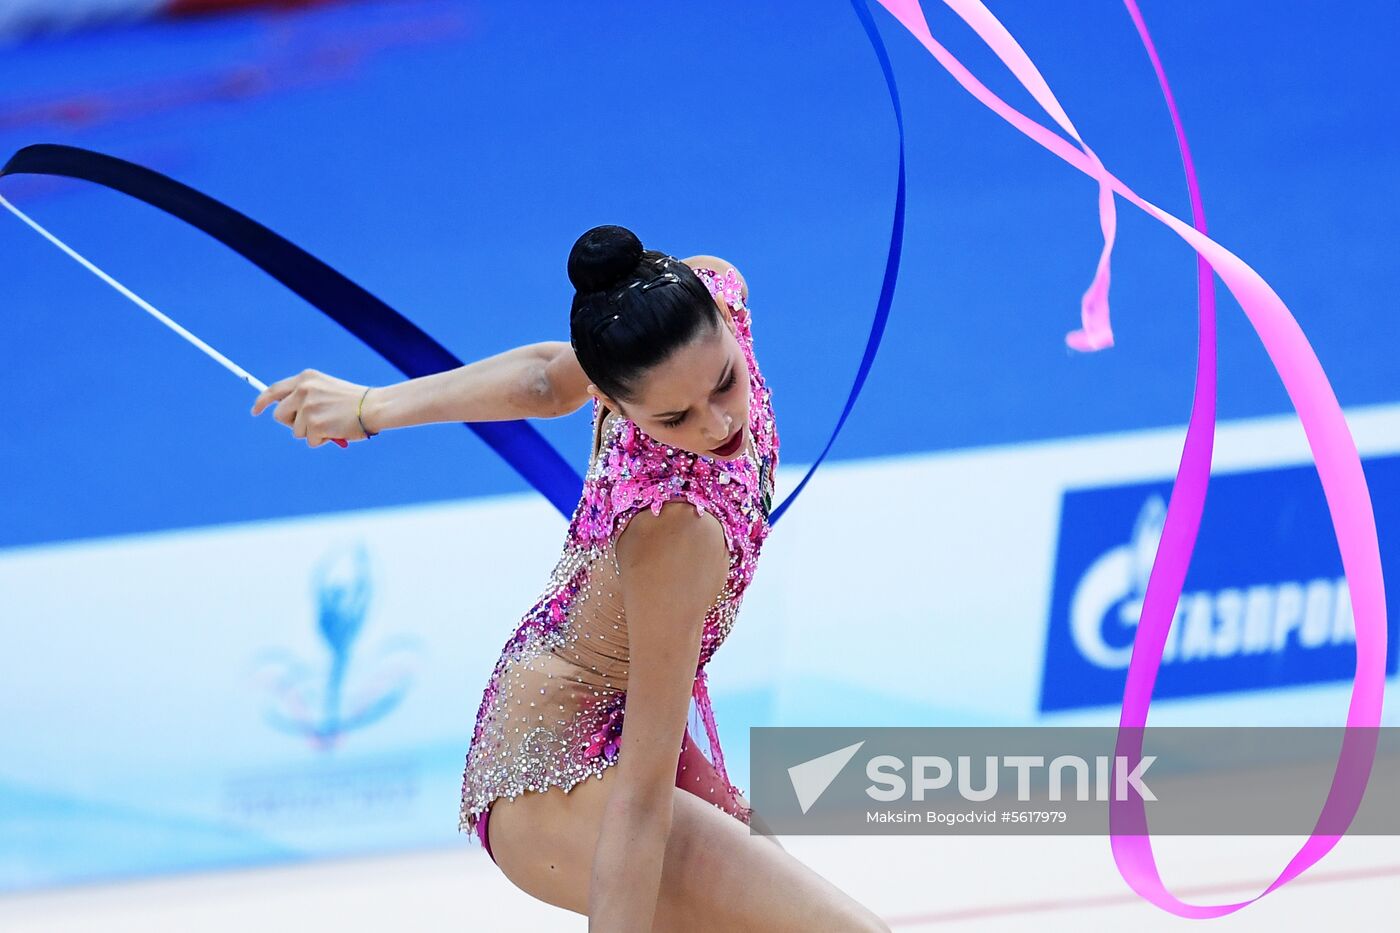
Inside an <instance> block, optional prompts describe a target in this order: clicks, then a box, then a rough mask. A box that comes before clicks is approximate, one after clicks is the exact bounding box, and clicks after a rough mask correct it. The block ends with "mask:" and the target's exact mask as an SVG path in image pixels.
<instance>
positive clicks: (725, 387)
mask: <svg viewBox="0 0 1400 933" xmlns="http://www.w3.org/2000/svg"><path fill="white" fill-rule="evenodd" d="M738 379H739V377H738V376H737V375H735V374H734V373H733V372H731V373H730V374H729V380H728V381H727V382H725V384H724V385H722V386H720V387H719V391H721V392H728V391H729V390H730V389H732V388H734V383H735V382H737V381H738ZM683 421H685V415H684V414H682V415H681V416H680V417H678V418H674V419H672V420H671V421H663V422H661V423H662V424H663V425H665V426H666V427H668V428H675V427H679V426H680V424H681V422H683Z"/></svg>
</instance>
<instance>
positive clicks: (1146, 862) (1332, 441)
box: [879, 0, 1386, 918]
mask: <svg viewBox="0 0 1400 933" xmlns="http://www.w3.org/2000/svg"><path fill="white" fill-rule="evenodd" d="M944 2H945V3H947V5H948V6H949V7H950V8H951V9H952V10H953V11H954V12H955V13H957V14H958V15H959V16H960V17H961V18H962V19H963V21H964V22H966V23H967V24H968V25H969V26H970V27H972V29H973V30H975V31H976V32H977V34H978V35H979V36H980V37H981V38H982V40H983V41H984V42H986V43H987V45H988V46H989V47H990V48H991V49H992V51H993V52H995V53H996V55H997V56H998V57H999V58H1000V59H1001V61H1002V62H1003V63H1004V64H1005V65H1006V66H1007V67H1008V68H1009V69H1010V70H1011V71H1012V73H1013V74H1014V75H1015V76H1016V78H1017V80H1018V81H1020V82H1021V84H1022V85H1023V86H1024V87H1025V88H1026V89H1027V90H1028V91H1029V92H1030V93H1031V95H1032V96H1033V97H1034V98H1035V100H1036V102H1037V103H1038V104H1040V106H1041V107H1042V108H1044V109H1045V111H1046V113H1048V114H1049V115H1050V116H1051V118H1052V119H1053V120H1054V121H1055V122H1056V123H1057V124H1058V125H1059V126H1060V127H1061V128H1063V129H1064V130H1065V131H1066V132H1067V133H1068V134H1069V135H1070V136H1071V137H1072V138H1073V139H1074V140H1075V141H1076V142H1077V143H1078V144H1079V147H1080V148H1078V149H1076V148H1075V147H1074V146H1073V145H1071V144H1070V143H1068V142H1066V141H1065V140H1063V139H1061V138H1060V137H1059V136H1058V135H1056V134H1055V133H1053V132H1052V131H1050V130H1049V129H1047V128H1046V127H1044V126H1042V125H1040V124H1039V123H1037V122H1035V121H1034V120H1031V119H1030V118H1028V117H1027V116H1025V115H1024V114H1022V113H1020V112H1019V111H1017V110H1016V109H1015V108H1013V107H1011V106H1010V105H1008V104H1007V103H1006V102H1005V101H1003V100H1001V99H1000V98H999V97H997V96H996V95H995V94H993V93H992V92H991V91H990V90H988V89H987V87H986V86H984V85H983V84H982V83H981V82H980V81H978V80H977V78H975V77H974V76H973V75H972V73H971V72H970V71H968V69H967V68H966V67H964V66H963V65H962V63H961V62H959V61H958V60H957V59H956V58H954V57H953V56H952V55H951V54H950V53H949V52H948V51H947V50H946V49H944V48H943V46H941V45H940V44H939V43H938V42H937V41H936V40H935V39H934V38H933V36H932V35H931V34H930V32H929V28H928V23H927V22H926V21H925V19H924V15H923V9H922V7H920V5H919V3H918V0H879V3H880V4H881V5H882V6H884V7H885V9H886V10H888V11H889V12H890V13H891V14H892V15H893V16H894V17H895V18H896V19H897V20H899V22H900V23H901V24H902V25H903V26H904V28H905V29H907V30H908V31H909V32H910V34H911V35H913V36H914V38H915V39H917V40H918V41H919V42H920V43H922V44H923V46H924V47H925V48H926V49H928V51H929V52H930V53H932V55H933V57H934V58H935V59H936V60H937V61H938V63H939V64H940V65H942V66H943V67H944V68H945V69H946V70H947V71H948V73H949V74H951V75H952V76H953V78H954V80H956V81H957V82H958V83H959V84H961V85H962V86H963V88H964V89H965V90H967V91H968V92H969V93H970V94H972V95H973V96H974V97H976V98H977V99H978V100H979V101H981V102H982V103H983V104H984V105H985V106H986V107H987V108H988V109H990V110H992V111H993V112H994V113H996V114H997V115H998V116H1000V117H1001V118H1002V119H1004V120H1005V121H1006V122H1008V123H1010V124H1011V125H1012V126H1014V127H1016V128H1017V129H1018V130H1020V131H1021V132H1022V133H1023V134H1025V135H1026V136H1028V137H1030V138H1031V139H1033V140H1034V141H1036V142H1037V143H1039V144H1040V145H1041V146H1043V147H1044V148H1046V149H1048V150H1049V151H1050V152H1052V153H1054V154H1055V155H1057V156H1059V157H1060V158H1061V159H1063V160H1064V161H1065V162H1067V163H1069V164H1070V165H1071V166H1073V167H1074V168H1076V169H1078V170H1079V171H1081V172H1083V173H1084V174H1085V175H1088V176H1090V177H1091V178H1093V179H1095V180H1096V181H1097V182H1098V183H1099V192H1100V193H1099V217H1100V223H1101V226H1102V227H1103V231H1104V241H1105V242H1104V251H1103V254H1102V256H1101V257H1100V260H1099V269H1098V273H1097V274H1096V276H1095V279H1094V283H1093V285H1091V286H1090V289H1089V291H1088V292H1086V294H1085V296H1084V302H1083V307H1082V318H1083V321H1082V323H1083V329H1082V330H1081V331H1078V332H1075V333H1071V334H1070V335H1069V336H1068V337H1067V338H1066V341H1067V342H1068V343H1069V345H1070V346H1071V347H1075V348H1076V349H1081V350H1089V349H1098V348H1101V347H1102V346H1108V345H1111V343H1112V332H1111V330H1109V327H1108V303H1107V287H1108V262H1109V253H1110V251H1111V248H1112V245H1113V232H1114V229H1115V218H1114V215H1113V204H1112V197H1113V194H1114V193H1117V194H1119V195H1121V196H1122V197H1123V198H1124V199H1125V200H1127V201H1128V202H1129V203H1131V204H1133V205H1134V206H1136V207H1138V208H1140V209H1141V210H1142V211H1144V212H1145V213H1147V214H1148V215H1150V216H1152V217H1154V218H1156V219H1157V220H1158V221H1160V222H1161V223H1163V224H1165V225H1166V226H1167V227H1169V228H1170V229H1171V230H1172V231H1173V232H1175V233H1176V234H1177V235H1178V236H1180V237H1181V238H1182V239H1183V240H1185V241H1186V243H1187V244H1188V245H1190V246H1191V247H1192V248H1193V249H1194V250H1195V251H1196V253H1197V254H1198V260H1197V269H1198V277H1199V285H1200V292H1199V301H1200V344H1199V349H1198V357H1197V360H1198V365H1197V371H1196V395H1195V400H1194V402H1193V404H1192V409H1191V418H1190V423H1189V425H1188V428H1187V436H1186V443H1185V445H1184V447H1183V450H1182V458H1181V464H1180V466H1179V467H1178V470H1177V476H1176V483H1175V485H1174V486H1173V490H1172V496H1171V502H1170V503H1169V505H1168V508H1167V518H1166V525H1165V528H1164V530H1163V533H1162V539H1161V541H1160V543H1159V544H1158V548H1157V554H1156V556H1155V558H1154V560H1153V565H1152V573H1151V575H1150V577H1149V579H1148V585H1147V592H1146V594H1145V598H1144V602H1143V609H1142V616H1141V619H1140V621H1139V624H1138V632H1137V637H1136V639H1135V640H1134V644H1133V652H1132V658H1131V660H1130V662H1129V665H1128V676H1127V683H1126V685H1125V688H1124V692H1123V711H1122V715H1121V716H1120V718H1119V724H1118V726H1119V734H1118V742H1117V745H1116V747H1115V758H1116V757H1117V756H1120V755H1122V756H1126V758H1127V762H1128V767H1129V769H1131V768H1132V767H1133V765H1134V763H1135V762H1136V760H1137V758H1138V757H1139V756H1140V754H1141V744H1142V735H1143V732H1142V727H1144V726H1145V725H1146V723H1147V713H1148V709H1149V707H1150V706H1151V703H1152V688H1153V685H1154V684H1155V683H1156V679H1157V671H1158V669H1159V667H1160V666H1161V661H1162V650H1163V646H1164V644H1165V642H1166V637H1167V630H1168V629H1169V628H1170V626H1171V620H1172V615H1173V613H1174V612H1175V611H1176V606H1177V602H1178V601H1179V599H1180V597H1181V589H1182V585H1183V584H1184V582H1185V579H1186V571H1187V568H1188V567H1189V566H1190V563H1191V554H1192V552H1193V551H1194V549H1195V546H1196V534H1197V531H1198V530H1199V528H1200V518H1201V513H1202V511H1203V509H1204V506H1205V496H1206V487H1207V485H1208V484H1209V481H1210V462H1211V452H1212V446H1213V440H1214V432H1215V395H1216V375H1215V302H1214V290H1213V284H1214V283H1213V279H1212V277H1211V269H1212V268H1213V269H1214V271H1215V273H1216V274H1218V275H1219V276H1220V278H1221V280H1222V281H1223V282H1224V283H1225V286H1226V288H1228V289H1229V290H1230V293H1231V294H1232V295H1233V296H1234V297H1235V299H1236V300H1237V301H1238V302H1239V305H1240V307H1241V308H1242V309H1243V310H1244V313H1245V316H1246V317H1247V318H1248V319H1249V322H1250V324H1251V325H1252V326H1253V327H1254V330H1255V332H1256V333H1257V334H1258V335H1259V339H1260V341H1261V342H1262V343H1263V344H1264V349H1265V351H1266V352H1267V353H1268V355H1269V359H1270V361H1271V362H1272V363H1273V365H1274V368H1275V369H1276V370H1277V372H1278V374H1279V378H1280V379H1281V380H1282V381H1283V385H1284V388H1285V390H1286V391H1287V392H1288V396H1289V399H1290V400H1291V401H1292V403H1293V407H1294V408H1295V409H1296V410H1297V412H1298V418H1299V420H1300V421H1301V422H1302V425H1303V431H1304V433H1305V434H1306V436H1307V440H1308V446H1309V448H1310V449H1311V452H1312V456H1313V461H1314V463H1315V464H1316V465H1317V472H1318V476H1319V478H1320V479H1321V481H1322V488H1323V492H1324V494H1325V496H1326V499H1327V508H1328V511H1329V513H1330V515H1331V519H1332V527H1333V530H1334V531H1335V533H1336V537H1337V545H1338V547H1339V549H1340V551H1341V557H1342V567H1343V569H1344V571H1345V573H1346V578H1347V586H1348V588H1349V590H1350V594H1351V602H1352V611H1353V616H1354V618H1355V625H1356V677H1355V680H1354V681H1353V684H1352V692H1351V701H1350V703H1349V705H1348V707H1347V721H1346V725H1347V729H1346V734H1345V737H1344V739H1343V743H1342V752H1341V755H1340V758H1339V760H1338V765H1337V769H1336V771H1335V772H1334V775H1333V781H1332V785H1331V787H1330V788H1329V791H1328V795H1327V799H1326V801H1325V802H1324V803H1323V807H1322V814H1321V815H1320V816H1319V821H1318V826H1321V825H1323V824H1324V823H1325V825H1326V826H1327V827H1328V829H1329V830H1332V831H1329V832H1320V831H1315V832H1314V833H1313V834H1312V835H1310V836H1309V837H1308V841H1307V842H1306V843H1304V844H1303V846H1302V847H1301V848H1300V849H1299V850H1298V852H1297V854H1296V855H1295V856H1294V857H1293V858H1292V859H1291V860H1290V861H1289V863H1288V865H1287V866H1286V867H1285V868H1284V870H1283V871H1282V872H1281V873H1280V874H1279V876H1278V878H1277V879H1276V880H1275V881H1274V882H1273V883H1272V884H1270V885H1269V886H1268V887H1267V888H1266V889H1265V890H1264V891H1262V892H1261V893H1260V894H1259V895H1257V896H1256V897H1254V898H1250V899H1249V900H1245V901H1240V902H1237V903H1232V904H1213V905H1198V904H1187V903H1185V902H1184V901H1181V900H1179V899H1178V898H1177V897H1175V896H1174V895H1173V894H1171V892H1169V891H1167V890H1166V887H1165V886H1164V885H1163V883H1162V879H1161V876H1160V875H1159V874H1158V872H1157V867H1156V863H1155V862H1154V860H1153V856H1152V844H1151V838H1150V836H1149V835H1148V834H1147V820H1146V814H1145V812H1144V809H1143V803H1142V800H1141V799H1140V798H1137V797H1133V798H1132V799H1129V800H1125V801H1118V800H1113V801H1111V802H1110V805H1109V826H1110V832H1111V837H1110V838H1111V843H1112V849H1113V856H1114V861H1115V862H1116V864H1117V866H1118V870H1119V872H1120V873H1121V874H1122V876H1123V878H1124V880H1125V881H1127V883H1128V885H1129V886H1130V887H1131V888H1132V889H1133V890H1134V891H1136V892H1137V893H1139V894H1141V895H1142V896H1143V897H1144V898H1146V899H1147V900H1149V901H1151V902H1152V903H1154V904H1156V905H1157V906H1159V907H1161V908H1163V909H1164V910H1167V911H1170V912H1171V913H1174V914H1176V915H1178V916H1181V917H1191V918H1208V917H1219V916H1223V915H1225V914H1229V913H1233V912H1234V911H1236V910H1239V909H1240V908H1242V907H1245V906H1247V905H1248V904H1251V903H1253V902H1254V901H1255V900H1258V899H1259V897H1263V896H1264V895H1265V894H1267V893H1269V892H1270V891H1273V890H1275V889H1277V888H1279V887H1281V886H1282V885H1284V884H1286V883H1287V882H1288V881H1291V880H1292V879H1294V878H1296V877H1297V876H1298V875H1300V874H1302V873H1303V872H1304V871H1305V870H1307V869H1308V868H1309V867H1310V866H1312V865H1313V864H1315V863H1316V862H1317V861H1318V860H1319V859H1321V858H1322V857H1323V856H1324V855H1326V854H1327V852H1329V851H1330V850H1331V849H1332V847H1333V846H1334V845H1336V843H1337V841H1338V840H1339V839H1340V838H1341V835H1340V832H1344V831H1345V828H1346V827H1347V826H1349V825H1350V822H1351V819H1352V818H1353V817H1354V816H1355V814H1356V810H1357V807H1358V806H1359V805H1360V802H1361V797H1362V795H1363V794H1364V792H1365V789H1366V783H1367V780H1368V779H1369V777H1370V773H1371V767H1372V764H1373V762H1374V760H1375V747H1376V738H1377V732H1376V729H1375V727H1377V726H1379V724H1380V716H1381V705H1382V702H1383V700H1384V690H1385V654H1386V613H1385V588H1384V582H1383V579H1382V576H1381V561H1380V546H1379V543H1378V541H1377V538H1376V521H1375V514H1374V512H1373V511H1372V507H1371V497H1370V492H1369V490H1368V489H1367V486H1366V477H1365V474H1364V473H1363V472H1362V468H1361V458H1360V455H1359V454H1358V453H1357V449H1356V443H1355V441H1354V440H1353V438H1352V436H1351V432H1350V430H1349V429H1348V427H1347V424H1346V419H1345V418H1344V417H1343V415H1342V410H1341V406H1340V405H1339V404H1338V402H1337V398H1336V395H1335V394H1334V393H1333V391H1332V386H1331V384H1330V383H1329V382H1328V380H1327V376H1326V374H1325V373H1324V372H1323V370H1322V366H1321V364H1320V363H1319V362H1318V360H1317V356H1316V354H1315V353H1314V352H1313V349H1312V346H1311V345H1310V344H1309V343H1308V340H1307V338H1306V337H1305V336H1304V335H1303V332H1302V330H1301V328H1299V326H1298V322H1297V321H1296V320H1294V318H1293V315H1292V314H1291V313H1290V312H1289V310H1288V308H1287V306H1285V305H1284V303H1283V301H1282V300H1281V299H1280V298H1279V297H1278V295H1277V294H1276V293H1275V292H1274V290H1273V289H1272V288H1270V287H1269V285H1268V283H1267V282H1265V281H1264V280H1263V278H1261V277H1260V276H1259V274H1258V273H1257V272H1255V271H1254V270H1253V269H1252V268H1250V267H1249V265H1247V264H1246V263H1245V262H1244V261H1243V260H1241V259H1240V258H1239V257H1238V256H1236V255H1235V254H1234V253H1232V252H1230V251H1229V250H1228V249H1226V248H1225V247H1223V246H1221V245H1220V244H1219V243H1216V242H1215V241H1214V240H1212V239H1211V238H1210V237H1208V236H1207V235H1206V234H1205V232H1204V228H1205V212H1204V209H1203V208H1202V206H1201V198H1200V191H1199V186H1198V185H1197V182H1196V176H1195V169H1194V166H1193V164H1192V162H1191V157H1190V151H1189V149H1188V148H1187V145H1186V137H1185V133H1184V131H1183V129H1182V126H1181V121H1180V118H1179V115H1178V114H1177V111H1176V104H1175V100H1174V99H1173V98H1172V95H1171V91H1170V88H1169V87H1168V86H1167V83H1166V74H1165V72H1164V71H1163V69H1162V66H1161V62H1160V60H1159V59H1158V57H1157V53H1156V50H1155V48H1154V47H1153V45H1152V41H1151V38H1150V37H1149V35H1148V33H1147V27H1146V25H1145V24H1144V22H1143V20H1142V15H1141V13H1140V11H1139V10H1138V8H1137V6H1136V4H1135V3H1134V2H1133V0H1125V3H1126V5H1127V8H1128V12H1129V15H1130V16H1131V17H1132V18H1133V22H1134V24H1135V25H1136V26H1137V29H1138V32H1139V35H1140V36H1141V37H1142V40H1143V43H1144V45H1145V46H1146V48H1147V52H1148V55H1149V57H1150V58H1151V59H1152V63H1153V67H1154V68H1155V69H1156V71H1157V77H1158V81H1159V82H1160V83H1161V86H1162V90H1163V93H1164V95H1165V97H1166V99H1167V106H1168V108H1169V110H1170V111H1171V114H1172V121H1173V124H1174V125H1175V127H1176V133H1177V139H1178V143H1179V145H1180V147H1181V151H1182V160H1183V163H1184V165H1185V169H1186V175H1187V184H1188V187H1189V189H1190V193H1191V208H1192V216H1193V218H1194V220H1195V224H1196V226H1195V227H1193V226H1189V225H1187V224H1186V223H1185V222H1183V221H1182V220H1180V219H1178V218H1177V217H1175V216H1173V215H1172V214H1169V213H1167V212H1166V211H1164V210H1162V209H1161V208H1159V207H1157V206H1156V205H1154V204H1151V203H1150V202H1148V201H1146V200H1145V199H1143V198H1141V197H1139V196H1138V195H1137V193H1136V192H1134V191H1133V190H1132V189H1131V188H1129V187H1128V186H1127V185H1125V184H1123V182H1122V181H1120V180H1119V179H1118V178H1117V177H1115V176H1114V175H1112V174H1111V173H1110V172H1109V171H1108V170H1107V169H1106V168H1105V167H1104V165H1103V163H1102V162H1100V161H1099V159H1098V157H1097V156H1095V155H1094V154H1093V152H1092V151H1091V150H1090V149H1089V147H1088V146H1087V145H1085V144H1084V143H1083V140H1081V139H1080V138H1079V134H1078V133H1077V132H1076V131H1075V129H1074V127H1073V124H1072V123H1071V122H1070V120H1069V117H1068V116H1067V115H1066V114H1065V113H1064V110H1063V108H1061V107H1060V105H1059V102H1058V101H1057V100H1056V99H1055V96H1054V94H1053V93H1051V91H1050V88H1049V86H1048V84H1047V83H1046V82H1045V80H1044V78H1043V77H1042V76H1041V75H1040V73H1039V71H1037V70H1036V68H1035V66H1034V64H1033V63H1032V62H1031V61H1030V58H1029V57H1028V56H1027V55H1026V54H1025V52H1024V51H1023V50H1022V49H1021V47H1020V46H1019V45H1017V43H1016V41H1015V39H1013V38H1012V37H1011V35H1010V33H1008V32H1007V31H1006V29H1005V27H1003V26H1002V25H1001V23H1000V22H999V21H998V20H997V19H996V17H994V16H993V15H992V14H991V12H990V11H989V10H987V8H986V7H985V6H984V5H983V4H982V3H981V2H980V0H944ZM1197 228H1199V229H1197ZM1105 339H1106V341H1107V342H1105ZM1124 730H1127V731H1126V733H1125V731H1124Z"/></svg>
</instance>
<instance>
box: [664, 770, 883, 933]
mask: <svg viewBox="0 0 1400 933" xmlns="http://www.w3.org/2000/svg"><path fill="white" fill-rule="evenodd" d="M653 929H655V930H658V931H665V933H688V931H691V930H696V931H708V930H725V931H733V933H741V931H764V933H785V931H794V933H796V931H803V933H805V931H808V930H830V931H851V933H857V931H888V930H889V925H888V924H886V923H885V922H884V921H883V920H881V919H880V918H879V917H878V916H877V915H876V914H875V913H874V912H872V911H871V910H869V909H868V908H866V907H864V906H862V905H861V904H860V903H859V902H857V901H856V900H855V899H854V898H852V897H851V896H850V895H848V894H846V893H845V892H844V891H842V890H841V889H839V888H837V887H836V886H835V885H834V884H832V883H831V882H830V881H828V880H827V879H825V878H823V877H822V876H821V875H819V874H817V873H816V872H815V871H813V870H812V869H811V868H809V867H807V866H806V865H804V864H802V863H801V862H799V861H798V860H797V859H796V858H794V857H793V856H792V855H791V854H789V853H788V852H787V851H786V850H784V849H782V848H781V847H779V846H775V845H771V844H770V842H769V840H768V839H767V838H766V837H763V836H757V835H752V834H750V832H749V829H748V827H747V826H745V825H744V824H743V823H741V822H739V821H738V820H735V819H733V818H731V817H729V816H726V815H725V814H724V813H721V812H720V811H719V810H718V809H716V808H715V807H714V806H712V805H711V804H709V803H707V802H705V801H704V800H701V799H699V798H697V797H695V796H694V795H693V794H689V793H684V792H681V791H679V790H678V791H677V793H676V800H675V810H674V815H673V816H672V820H671V835H670V837H669V839H668V840H667V843H666V856H665V862H664V864H663V865H662V869H661V891H660V896H659V897H658V900H657V905H656V918H655V925H654V927H653Z"/></svg>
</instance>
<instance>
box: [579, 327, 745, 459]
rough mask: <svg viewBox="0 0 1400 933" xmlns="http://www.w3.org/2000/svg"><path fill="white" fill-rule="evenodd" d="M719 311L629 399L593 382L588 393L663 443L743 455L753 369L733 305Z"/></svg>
mask: <svg viewBox="0 0 1400 933" xmlns="http://www.w3.org/2000/svg"><path fill="white" fill-rule="evenodd" d="M720 314H721V317H720V321H721V323H720V324H719V325H718V326H715V327H713V328H710V329H709V330H706V331H704V332H702V333H701V334H700V336H698V337H696V338H695V339H694V340H692V341H691V342H690V343H688V344H686V345H685V346H683V347H681V348H680V349H679V350H677V351H676V352H675V353H672V354H671V355H670V356H669V357H667V358H666V359H664V360H662V361H661V362H660V363H657V364H656V365H655V366H653V367H652V368H651V369H649V370H648V371H647V372H646V374H645V376H644V377H643V378H642V380H641V381H640V384H639V386H638V388H637V390H636V398H634V399H633V400H632V401H631V402H628V403H626V404H621V403H618V402H616V401H613V400H612V399H610V398H608V397H607V396H606V395H602V394H601V393H599V392H598V388H597V386H594V385H591V384H590V385H589V387H588V391H589V393H590V394H591V395H596V396H598V397H599V398H601V399H602V400H603V403H604V404H606V405H607V406H608V407H609V408H611V409H613V410H614V411H617V412H620V413H621V414H622V416H623V417H625V418H629V419H631V420H632V421H633V422H634V423H635V424H636V425H637V426H638V427H640V428H641V429H642V430H643V431H645V432H647V433H648V434H650V435H651V436H652V437H654V438H656V440H658V441H660V442H661V443H663V444H666V445H668V446H670V447H681V448H684V449H685V450H688V451H690V452H691V453H695V454H700V455H702V456H706V457H713V458H714V459H716V460H737V459H739V458H740V457H742V456H743V455H744V451H745V450H746V449H747V448H748V435H749V367H748V365H747V364H746V361H745V359H744V351H743V348H741V347H740V346H739V341H738V339H737V338H736V337H735V335H734V319H733V317H732V315H731V313H730V311H729V309H728V308H721V309H720ZM726 440H728V441H729V443H728V444H726ZM716 448H721V451H719V452H717V451H716Z"/></svg>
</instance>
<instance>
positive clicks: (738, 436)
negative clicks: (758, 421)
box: [710, 425, 744, 457]
mask: <svg viewBox="0 0 1400 933" xmlns="http://www.w3.org/2000/svg"><path fill="white" fill-rule="evenodd" d="M743 439H744V427H743V425H740V426H739V429H738V430H737V431H735V432H734V434H733V435H731V436H730V438H729V440H728V441H726V442H724V443H723V444H721V445H720V446H719V447H712V448H711V449H710V453H712V454H719V455H720V456H721V457H728V456H729V455H730V454H732V453H734V452H735V451H736V450H738V449H739V442H740V441H742V440H743Z"/></svg>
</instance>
